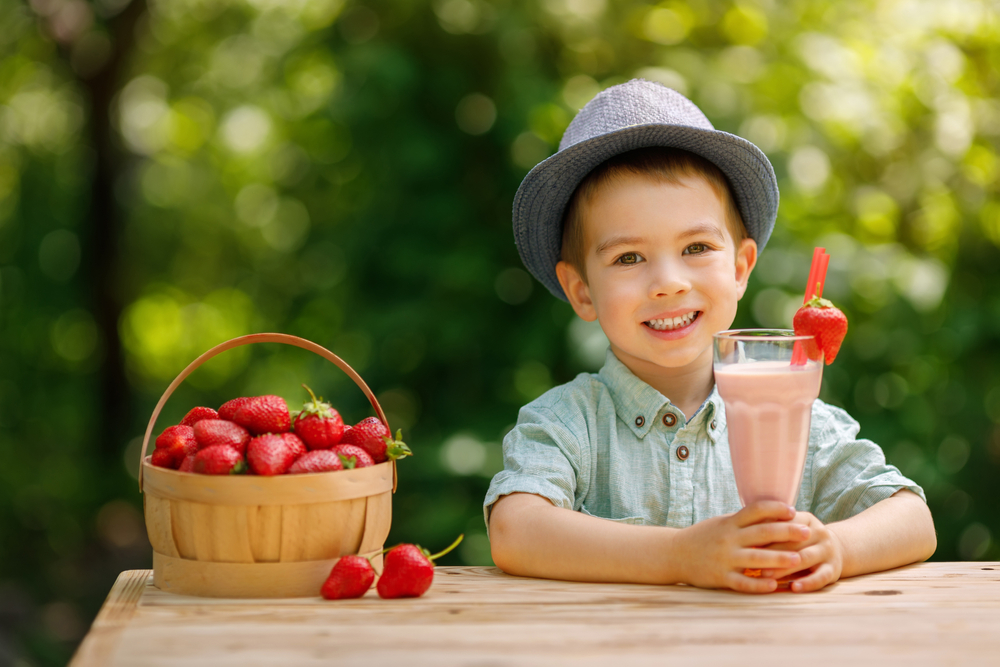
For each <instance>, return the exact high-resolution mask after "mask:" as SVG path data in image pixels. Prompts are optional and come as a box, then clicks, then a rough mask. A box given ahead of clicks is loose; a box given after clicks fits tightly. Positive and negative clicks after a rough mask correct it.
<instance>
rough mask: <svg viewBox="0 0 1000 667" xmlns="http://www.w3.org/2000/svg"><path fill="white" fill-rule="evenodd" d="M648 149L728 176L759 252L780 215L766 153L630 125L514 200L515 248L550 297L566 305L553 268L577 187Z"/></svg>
mask: <svg viewBox="0 0 1000 667" xmlns="http://www.w3.org/2000/svg"><path fill="white" fill-rule="evenodd" d="M651 146H663V147H668V148H680V149H683V150H686V151H690V152H692V153H696V154H697V155H700V156H702V157H704V158H705V159H707V160H709V161H710V162H712V163H713V164H715V165H716V166H717V167H719V169H720V170H722V173H723V174H725V175H726V178H727V179H728V180H729V185H730V187H731V188H732V191H733V196H734V197H735V199H736V205H737V207H738V209H739V211H740V215H741V216H742V217H743V223H744V225H745V226H746V228H747V233H748V234H749V235H750V238H752V239H753V240H754V241H756V242H757V248H758V249H759V250H762V249H763V248H764V246H765V245H766V244H767V240H768V239H769V238H770V236H771V231H772V230H773V229H774V220H775V218H776V217H777V213H778V184H777V180H776V179H775V176H774V169H773V168H772V167H771V163H770V162H769V161H768V159H767V157H766V156H765V155H764V153H762V152H761V150H760V149H759V148H757V147H756V146H754V145H753V144H752V143H750V142H749V141H747V140H746V139H743V138H742V137H738V136H736V135H734V134H730V133H728V132H723V131H721V130H707V129H704V128H700V127H691V126H686V125H665V124H660V123H653V124H649V125H633V126H631V127H627V128H624V129H621V130H617V131H615V132H609V133H607V134H602V135H600V136H597V137H593V138H592V139H587V140H585V141H581V142H579V143H577V144H574V145H572V146H568V147H566V148H564V149H563V150H561V151H559V152H558V153H556V154H555V155H553V156H551V157H549V158H547V159H545V160H543V161H542V162H539V163H538V164H537V165H535V167H534V169H532V170H531V171H530V172H528V175H527V176H525V178H524V180H523V181H522V182H521V186H520V187H519V188H518V189H517V194H516V195H515V197H514V210H513V222H514V242H515V244H516V245H517V251H518V253H519V254H520V256H521V261H523V262H524V265H525V266H526V267H527V268H528V270H529V271H530V272H531V274H532V275H533V276H535V278H537V279H538V280H539V281H540V282H541V283H542V284H543V285H545V286H546V287H547V288H548V290H549V291H550V292H552V294H553V295H555V296H557V297H559V298H560V299H562V300H563V301H567V298H566V295H565V294H564V293H563V290H562V287H561V286H560V285H559V279H558V278H557V277H556V263H558V261H559V255H560V251H561V246H562V218H563V211H564V210H565V209H566V205H567V204H568V203H569V200H570V197H572V195H573V192H574V191H575V190H576V187H577V186H578V185H579V184H580V181H582V180H583V179H584V177H586V175H587V174H589V173H590V172H591V171H592V170H593V169H594V168H595V167H597V166H598V165H599V164H601V163H602V162H604V161H605V160H607V159H609V158H611V157H614V156H615V155H619V154H621V153H625V152H627V151H631V150H634V149H636V148H647V147H651Z"/></svg>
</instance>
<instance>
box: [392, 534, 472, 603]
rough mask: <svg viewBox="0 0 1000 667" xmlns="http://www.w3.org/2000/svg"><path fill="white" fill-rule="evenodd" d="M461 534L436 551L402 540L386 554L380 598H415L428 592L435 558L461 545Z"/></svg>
mask: <svg viewBox="0 0 1000 667" xmlns="http://www.w3.org/2000/svg"><path fill="white" fill-rule="evenodd" d="M462 537H463V536H462V535H459V536H458V539H457V540H455V541H454V542H452V544H451V546H450V547H448V548H447V549H445V550H444V551H441V552H439V553H436V554H434V555H433V556H432V555H431V554H430V552H429V551H427V550H426V549H424V548H422V547H421V546H420V545H417V544H400V545H399V546H395V547H393V548H391V549H389V553H387V554H386V555H385V565H384V566H383V567H382V576H381V577H379V580H378V585H377V587H376V588H377V590H378V594H379V597H381V598H416V597H420V596H421V595H423V594H424V593H426V592H427V589H428V588H430V587H431V582H433V581H434V561H435V560H436V559H437V558H440V557H441V556H443V555H445V554H446V553H448V552H449V551H451V550H452V549H454V548H455V547H457V546H458V543H459V542H461V541H462Z"/></svg>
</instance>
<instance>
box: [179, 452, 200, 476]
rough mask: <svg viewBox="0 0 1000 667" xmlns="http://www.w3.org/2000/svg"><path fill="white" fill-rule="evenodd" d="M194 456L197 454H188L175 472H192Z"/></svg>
mask: <svg viewBox="0 0 1000 667" xmlns="http://www.w3.org/2000/svg"><path fill="white" fill-rule="evenodd" d="M196 456H197V454H188V455H187V456H185V457H184V460H183V461H181V465H180V467H179V468H177V471H178V472H194V459H195V457H196Z"/></svg>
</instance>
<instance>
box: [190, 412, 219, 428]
mask: <svg viewBox="0 0 1000 667" xmlns="http://www.w3.org/2000/svg"><path fill="white" fill-rule="evenodd" d="M218 418H219V413H218V412H216V411H215V410H213V409H212V408H202V407H197V408H191V411H190V412H189V413H187V414H186V415H184V419H182V420H181V424H182V425H183V426H194V425H195V424H197V423H198V422H200V421H201V420H202V419H218Z"/></svg>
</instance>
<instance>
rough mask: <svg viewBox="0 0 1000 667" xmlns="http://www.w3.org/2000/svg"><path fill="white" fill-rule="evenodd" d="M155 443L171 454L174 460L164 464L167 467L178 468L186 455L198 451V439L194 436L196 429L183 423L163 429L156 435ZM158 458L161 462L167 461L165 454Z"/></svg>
mask: <svg viewBox="0 0 1000 667" xmlns="http://www.w3.org/2000/svg"><path fill="white" fill-rule="evenodd" d="M155 445H156V449H158V450H163V451H165V452H167V453H168V454H169V456H170V460H171V461H172V462H171V464H170V465H169V466H163V467H165V468H174V469H176V468H177V466H179V465H180V464H181V461H183V460H184V457H185V456H187V455H188V454H194V453H195V452H197V451H198V441H197V440H195V438H194V429H193V428H191V427H190V426H183V425H181V424H177V425H176V426H168V427H167V428H165V429H163V433H161V434H160V435H158V436H157V437H156V442H155ZM153 453H154V454H155V453H156V452H155V451H154V452H153ZM158 459H159V461H160V462H161V463H165V462H166V461H167V458H166V455H165V454H160V455H159V456H158ZM154 465H156V464H154Z"/></svg>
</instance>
